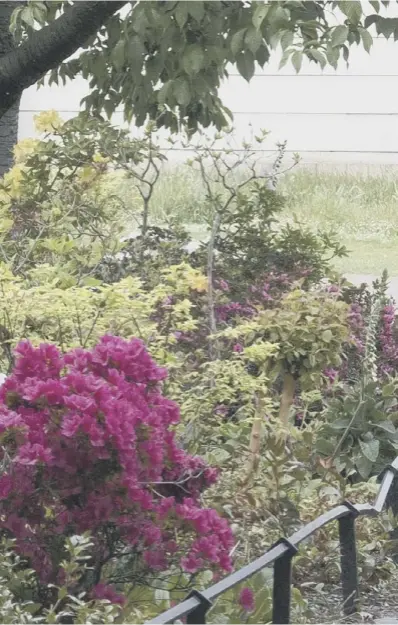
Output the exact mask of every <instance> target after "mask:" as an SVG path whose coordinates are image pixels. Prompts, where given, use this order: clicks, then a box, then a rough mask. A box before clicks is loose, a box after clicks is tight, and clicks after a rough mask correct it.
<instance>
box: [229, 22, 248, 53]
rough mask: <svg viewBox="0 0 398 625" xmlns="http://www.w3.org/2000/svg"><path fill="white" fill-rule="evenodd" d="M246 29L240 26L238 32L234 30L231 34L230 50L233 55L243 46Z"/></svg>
mask: <svg viewBox="0 0 398 625" xmlns="http://www.w3.org/2000/svg"><path fill="white" fill-rule="evenodd" d="M246 30H247V29H246V28H242V29H241V30H238V32H236V33H235V34H234V35H233V36H232V39H231V52H232V54H233V55H234V57H235V56H236V55H237V54H238V52H240V51H241V50H242V48H243V38H244V36H245V33H246Z"/></svg>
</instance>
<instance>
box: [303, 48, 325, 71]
mask: <svg viewBox="0 0 398 625" xmlns="http://www.w3.org/2000/svg"><path fill="white" fill-rule="evenodd" d="M307 56H308V57H310V58H312V59H314V61H317V62H318V63H319V65H320V66H321V67H322V69H323V68H324V67H325V65H326V58H325V56H324V55H323V54H322V52H320V50H308V52H307Z"/></svg>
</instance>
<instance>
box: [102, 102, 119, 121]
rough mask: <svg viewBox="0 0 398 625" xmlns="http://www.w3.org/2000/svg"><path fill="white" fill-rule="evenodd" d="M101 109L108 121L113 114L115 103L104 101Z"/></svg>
mask: <svg viewBox="0 0 398 625" xmlns="http://www.w3.org/2000/svg"><path fill="white" fill-rule="evenodd" d="M103 107H104V111H105V113H106V115H107V117H108V119H110V118H111V117H112V115H113V113H114V112H115V108H116V106H115V102H114V101H113V100H109V99H106V100H104V102H103Z"/></svg>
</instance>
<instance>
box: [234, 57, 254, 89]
mask: <svg viewBox="0 0 398 625" xmlns="http://www.w3.org/2000/svg"><path fill="white" fill-rule="evenodd" d="M236 67H237V68H238V71H239V74H240V75H241V76H242V77H243V78H244V79H245V80H247V82H249V81H250V80H251V79H252V78H253V75H254V56H253V54H252V52H250V50H246V51H245V52H241V53H240V54H239V55H238V56H237V58H236Z"/></svg>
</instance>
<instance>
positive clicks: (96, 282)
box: [82, 277, 102, 286]
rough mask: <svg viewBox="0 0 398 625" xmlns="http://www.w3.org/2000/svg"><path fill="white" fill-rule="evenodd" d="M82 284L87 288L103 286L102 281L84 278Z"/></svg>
mask: <svg viewBox="0 0 398 625" xmlns="http://www.w3.org/2000/svg"><path fill="white" fill-rule="evenodd" d="M82 284H84V285H85V286H101V284H102V281H101V280H97V278H91V277H87V278H83V280H82Z"/></svg>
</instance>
